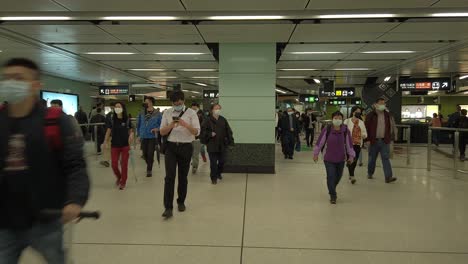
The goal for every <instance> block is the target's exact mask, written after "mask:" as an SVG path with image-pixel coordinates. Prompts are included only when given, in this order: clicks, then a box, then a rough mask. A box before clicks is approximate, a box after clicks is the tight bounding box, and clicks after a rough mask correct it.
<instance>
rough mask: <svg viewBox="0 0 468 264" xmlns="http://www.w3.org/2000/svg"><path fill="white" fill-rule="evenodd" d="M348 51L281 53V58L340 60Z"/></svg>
mask: <svg viewBox="0 0 468 264" xmlns="http://www.w3.org/2000/svg"><path fill="white" fill-rule="evenodd" d="M348 55H349V54H348V53H342V54H290V53H283V55H282V56H281V60H341V59H344V58H345V57H346V56H348Z"/></svg>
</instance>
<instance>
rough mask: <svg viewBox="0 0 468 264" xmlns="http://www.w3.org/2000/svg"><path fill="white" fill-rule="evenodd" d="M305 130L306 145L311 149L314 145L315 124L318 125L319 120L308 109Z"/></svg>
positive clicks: (305, 116) (305, 117) (305, 115)
mask: <svg viewBox="0 0 468 264" xmlns="http://www.w3.org/2000/svg"><path fill="white" fill-rule="evenodd" d="M303 122H304V129H305V132H306V143H307V146H308V147H311V146H312V145H313V144H314V132H315V123H317V118H316V117H315V115H314V114H313V113H312V110H311V109H307V111H306V113H305V114H304V120H303Z"/></svg>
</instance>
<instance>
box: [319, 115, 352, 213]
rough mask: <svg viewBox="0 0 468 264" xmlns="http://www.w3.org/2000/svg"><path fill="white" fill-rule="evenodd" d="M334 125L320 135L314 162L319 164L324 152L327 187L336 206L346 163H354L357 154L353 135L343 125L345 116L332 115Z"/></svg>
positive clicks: (331, 200)
mask: <svg viewBox="0 0 468 264" xmlns="http://www.w3.org/2000/svg"><path fill="white" fill-rule="evenodd" d="M332 119H333V122H332V125H329V126H327V127H325V128H324V129H323V130H322V133H321V134H320V136H319V138H318V140H317V144H316V145H315V149H314V161H315V162H317V161H318V158H319V154H320V152H321V151H323V161H324V163H325V169H326V171H327V186H328V193H329V194H330V203H331V204H336V200H337V199H338V194H337V192H336V187H337V186H338V184H339V183H340V180H341V177H342V176H343V170H344V165H345V162H348V164H350V163H352V162H354V158H355V157H356V153H355V152H354V149H353V144H352V139H351V134H350V133H349V131H348V128H347V127H346V126H345V125H343V114H342V113H341V112H339V111H338V112H335V113H333V114H332Z"/></svg>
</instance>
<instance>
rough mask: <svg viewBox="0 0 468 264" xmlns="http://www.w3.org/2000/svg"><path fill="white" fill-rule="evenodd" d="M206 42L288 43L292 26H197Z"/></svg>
mask: <svg viewBox="0 0 468 264" xmlns="http://www.w3.org/2000/svg"><path fill="white" fill-rule="evenodd" d="M198 28H199V29H200V31H201V33H202V35H203V37H204V38H205V40H206V41H207V42H220V43H240V42H244V43H246V42H288V39H289V36H290V35H291V33H292V30H293V29H294V25H292V24H291V25H284V24H273V25H272V24H269V25H268V24H267V25H199V26H198Z"/></svg>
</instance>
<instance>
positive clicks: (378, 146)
mask: <svg viewBox="0 0 468 264" xmlns="http://www.w3.org/2000/svg"><path fill="white" fill-rule="evenodd" d="M385 109H386V106H385V99H383V98H379V99H377V100H376V103H375V104H374V110H373V111H372V112H370V113H369V114H368V115H367V116H366V121H365V124H366V129H367V139H366V140H367V141H369V162H368V167H367V177H368V178H369V179H373V175H374V172H375V166H376V162H377V156H378V155H379V154H380V156H381V159H382V165H383V171H384V175H385V182H386V183H391V182H394V181H396V180H397V178H395V177H393V171H392V165H391V162H390V144H391V143H392V140H393V139H392V125H391V123H392V121H391V116H390V113H389V112H387V111H385Z"/></svg>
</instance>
